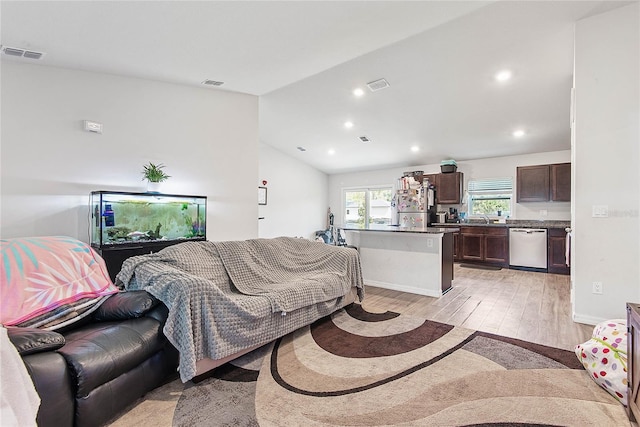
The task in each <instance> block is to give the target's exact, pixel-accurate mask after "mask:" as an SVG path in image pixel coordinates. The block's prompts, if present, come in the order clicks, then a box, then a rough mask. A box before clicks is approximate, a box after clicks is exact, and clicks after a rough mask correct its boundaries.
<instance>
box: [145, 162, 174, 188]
mask: <svg viewBox="0 0 640 427" xmlns="http://www.w3.org/2000/svg"><path fill="white" fill-rule="evenodd" d="M163 168H164V165H163V164H162V163H158V164H157V165H156V164H153V163H151V162H149V164H146V165H144V166H143V169H142V180H143V181H144V180H145V179H146V180H147V191H148V192H150V193H157V192H158V191H159V189H160V183H161V182H163V181H166V180H167V179H169V178H171V176H170V175H167V174H166V173H165V172H164V171H163V170H162V169H163Z"/></svg>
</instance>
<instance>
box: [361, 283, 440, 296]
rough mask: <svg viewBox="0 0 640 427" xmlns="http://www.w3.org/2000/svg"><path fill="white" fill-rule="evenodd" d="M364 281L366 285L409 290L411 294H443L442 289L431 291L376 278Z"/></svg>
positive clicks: (400, 290)
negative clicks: (380, 280) (379, 280)
mask: <svg viewBox="0 0 640 427" xmlns="http://www.w3.org/2000/svg"><path fill="white" fill-rule="evenodd" d="M364 283H365V286H374V287H376V288H384V289H391V290H393V291H399V292H408V293H410V294H417V295H424V296H427V297H434V298H440V297H441V296H442V291H440V292H436V291H431V290H428V289H424V288H414V287H412V286H405V285H396V284H393V283H386V282H378V281H375V280H368V279H365V281H364Z"/></svg>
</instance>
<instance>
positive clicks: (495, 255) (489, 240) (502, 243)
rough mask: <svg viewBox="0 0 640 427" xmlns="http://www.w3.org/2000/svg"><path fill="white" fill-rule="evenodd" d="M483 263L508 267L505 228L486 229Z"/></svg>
mask: <svg viewBox="0 0 640 427" xmlns="http://www.w3.org/2000/svg"><path fill="white" fill-rule="evenodd" d="M484 261H485V262H487V263H491V264H498V265H501V266H503V267H508V266H509V235H508V230H507V229H506V228H487V229H486V232H485V236H484Z"/></svg>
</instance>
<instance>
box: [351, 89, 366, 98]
mask: <svg viewBox="0 0 640 427" xmlns="http://www.w3.org/2000/svg"><path fill="white" fill-rule="evenodd" d="M353 94H354V95H355V96H362V95H364V90H362V89H360V88H356V89H354V90H353Z"/></svg>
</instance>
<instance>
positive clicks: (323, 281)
mask: <svg viewBox="0 0 640 427" xmlns="http://www.w3.org/2000/svg"><path fill="white" fill-rule="evenodd" d="M116 281H117V283H118V284H120V285H124V286H125V287H126V288H127V289H131V290H133V289H144V290H146V291H147V292H149V293H150V294H152V295H154V296H155V297H156V298H158V299H159V300H161V301H162V302H163V303H165V305H166V306H167V307H168V308H169V318H168V320H167V322H166V324H165V327H164V333H165V335H166V336H167V338H168V339H169V341H170V342H171V343H172V344H173V345H174V346H175V347H176V348H177V349H178V351H179V352H180V377H181V379H182V381H183V382H186V381H188V380H189V379H191V378H193V377H194V376H195V375H196V373H197V368H196V362H197V361H198V360H201V359H204V358H209V359H214V360H217V359H223V358H225V357H227V356H230V355H233V354H234V353H238V352H240V351H242V350H245V349H248V348H251V347H255V346H257V345H262V344H266V343H268V342H270V341H272V340H274V339H276V338H278V337H281V336H283V335H286V334H287V333H290V332H293V331H294V330H296V329H298V328H300V327H303V326H305V325H308V324H310V323H312V322H314V321H315V320H317V319H319V318H321V317H324V316H327V315H329V314H331V313H332V312H334V311H335V310H338V309H340V308H342V307H343V306H344V305H346V304H347V303H349V302H351V301H350V300H348V299H347V295H349V294H350V293H351V291H352V289H353V288H355V289H356V291H357V294H358V297H359V299H360V300H362V298H363V297H364V286H363V280H362V272H361V269H360V258H359V256H358V252H357V251H356V250H354V249H349V248H344V247H336V246H330V245H326V244H322V243H318V242H311V241H308V240H305V239H296V238H288V237H279V238H275V239H253V240H246V241H228V242H211V241H205V242H185V243H182V244H179V245H175V246H170V247H168V248H166V249H163V250H162V251H160V252H158V253H155V254H150V255H141V256H136V257H132V258H129V259H128V260H126V261H125V263H124V264H123V266H122V270H121V271H120V273H119V274H118V276H117V277H116Z"/></svg>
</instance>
